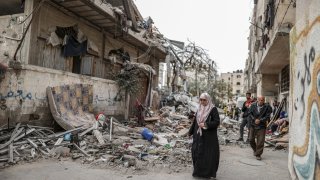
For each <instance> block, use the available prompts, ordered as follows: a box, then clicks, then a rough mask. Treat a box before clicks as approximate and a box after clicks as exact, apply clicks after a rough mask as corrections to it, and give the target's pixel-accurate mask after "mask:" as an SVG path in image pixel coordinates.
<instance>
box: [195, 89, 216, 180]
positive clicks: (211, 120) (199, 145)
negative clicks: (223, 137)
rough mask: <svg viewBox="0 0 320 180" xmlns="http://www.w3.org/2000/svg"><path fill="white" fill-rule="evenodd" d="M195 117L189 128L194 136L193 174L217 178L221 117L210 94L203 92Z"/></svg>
mask: <svg viewBox="0 0 320 180" xmlns="http://www.w3.org/2000/svg"><path fill="white" fill-rule="evenodd" d="M195 117H196V118H195V120H194V121H193V123H192V126H191V128H190V130H189V135H190V136H191V135H192V137H193V144H192V149H191V153H192V161H193V173H192V176H194V177H203V178H216V175H217V174H216V173H217V170H218V166H219V158H220V151H219V141H218V135H217V128H218V126H219V124H220V118H219V113H218V110H217V108H216V107H214V105H213V104H212V102H211V97H210V95H209V94H207V93H203V94H201V96H200V106H199V109H198V111H197V113H196V115H195Z"/></svg>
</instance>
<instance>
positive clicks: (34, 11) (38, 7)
mask: <svg viewBox="0 0 320 180" xmlns="http://www.w3.org/2000/svg"><path fill="white" fill-rule="evenodd" d="M45 1H46V0H42V1H41V2H40V3H39V4H38V6H37V7H35V8H33V10H32V11H31V13H30V14H29V15H28V16H27V17H26V18H25V19H24V20H23V21H21V22H20V23H19V24H22V23H24V22H26V21H27V20H28V19H29V18H30V17H31V15H33V13H36V12H37V11H38V10H39V9H40V7H41V6H42V4H43V3H44V2H45Z"/></svg>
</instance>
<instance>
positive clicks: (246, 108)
mask: <svg viewBox="0 0 320 180" xmlns="http://www.w3.org/2000/svg"><path fill="white" fill-rule="evenodd" d="M246 97H247V101H246V102H244V103H243V105H242V109H241V111H242V112H243V114H242V122H241V125H240V138H239V139H238V140H237V141H243V130H244V127H245V126H247V127H248V115H249V109H250V106H251V103H252V99H251V93H249V92H247V93H246ZM248 138H249V137H248ZM247 142H249V141H248V139H247Z"/></svg>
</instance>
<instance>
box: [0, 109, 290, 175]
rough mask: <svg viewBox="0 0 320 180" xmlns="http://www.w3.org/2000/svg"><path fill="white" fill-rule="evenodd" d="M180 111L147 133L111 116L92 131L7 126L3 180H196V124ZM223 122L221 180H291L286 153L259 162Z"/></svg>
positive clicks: (159, 119) (235, 125) (156, 121)
mask: <svg viewBox="0 0 320 180" xmlns="http://www.w3.org/2000/svg"><path fill="white" fill-rule="evenodd" d="M176 109H177V110H179V111H176V110H175V108H174V107H169V106H166V107H163V108H161V109H160V111H159V114H156V113H153V114H154V116H152V117H146V118H145V123H146V124H145V127H147V128H142V127H138V123H137V121H136V120H135V119H132V120H131V121H130V122H118V121H117V120H116V119H115V118H113V117H112V118H110V119H108V118H105V116H102V117H103V118H100V119H98V120H99V121H97V122H96V124H94V125H93V126H92V127H89V128H87V129H83V128H76V129H73V130H68V131H61V132H56V133H54V132H53V129H52V128H48V127H40V126H31V125H21V124H20V123H19V124H18V125H17V126H16V127H15V128H13V127H12V128H9V129H7V127H5V126H3V127H2V128H1V131H0V132H1V134H0V137H1V142H2V144H1V146H0V150H1V151H0V154H1V159H0V160H1V162H0V165H1V172H0V175H1V177H5V179H21V178H22V177H23V179H57V178H59V177H69V178H71V179H87V178H94V179H115V178H116V179H121V178H122V179H126V178H132V179H149V178H151V177H152V178H153V179H154V178H155V179H163V177H168V178H170V177H171V178H174V179H192V176H191V172H192V160H191V152H190V145H191V142H192V139H190V138H189V137H188V136H187V132H188V129H189V127H190V124H191V119H189V118H188V117H187V116H184V115H183V114H185V113H187V112H188V108H187V106H182V105H180V106H179V107H178V108H176ZM220 118H221V122H222V123H221V126H220V128H219V129H218V134H219V142H220V148H221V160H220V168H219V171H218V177H219V178H221V179H234V178H235V177H237V178H238V175H240V176H241V179H242V178H243V179H255V178H254V177H253V176H252V174H250V173H248V172H250V171H252V172H255V173H254V174H255V175H256V176H257V178H258V177H260V176H261V175H266V176H268V178H270V177H271V176H275V178H276V177H282V178H281V179H286V178H288V174H287V171H286V164H287V163H286V162H287V156H288V155H287V151H286V150H285V149H282V150H275V148H274V147H273V146H271V147H269V148H266V149H265V155H264V156H263V158H264V160H263V161H257V160H256V159H255V158H254V156H253V155H252V150H251V148H250V147H249V145H248V144H246V143H244V142H237V141H236V139H237V138H238V134H239V133H238V132H239V122H238V121H236V120H232V119H229V118H228V117H225V116H224V114H222V113H221V115H220ZM110 130H111V131H110ZM245 138H246V137H245ZM266 146H268V145H267V144H266ZM262 167H263V168H262ZM265 169H268V172H265ZM39 172H41V173H39ZM237 178H236V179H237Z"/></svg>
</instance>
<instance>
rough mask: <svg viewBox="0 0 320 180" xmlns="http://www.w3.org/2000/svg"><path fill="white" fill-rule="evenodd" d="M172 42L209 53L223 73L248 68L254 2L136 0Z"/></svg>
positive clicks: (219, 70) (144, 15)
mask: <svg viewBox="0 0 320 180" xmlns="http://www.w3.org/2000/svg"><path fill="white" fill-rule="evenodd" d="M134 2H135V3H136V5H137V7H138V9H139V11H140V13H141V14H142V16H143V17H148V16H151V18H152V19H153V21H154V23H155V26H156V27H157V28H158V29H159V31H160V32H161V33H162V34H163V35H164V36H166V37H167V38H169V39H172V40H177V41H183V42H186V44H187V42H188V40H190V41H192V42H195V43H196V44H197V45H199V46H201V47H203V48H204V49H206V50H208V52H209V55H210V57H211V59H213V60H214V61H215V62H216V63H217V65H218V72H219V73H226V72H232V71H235V70H237V69H244V67H245V61H246V59H247V57H248V40H247V38H248V35H249V26H250V23H249V18H250V15H251V11H252V7H253V0H134Z"/></svg>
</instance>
